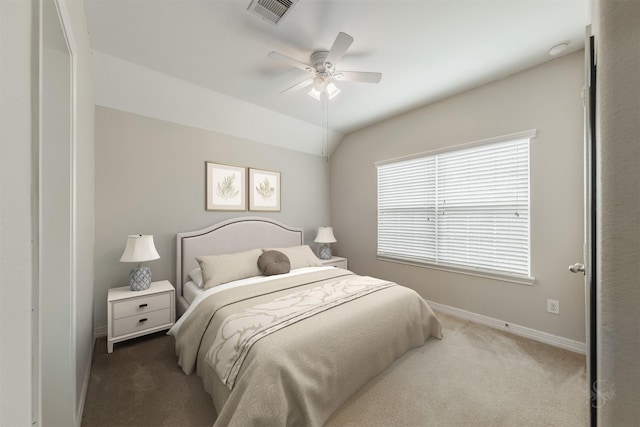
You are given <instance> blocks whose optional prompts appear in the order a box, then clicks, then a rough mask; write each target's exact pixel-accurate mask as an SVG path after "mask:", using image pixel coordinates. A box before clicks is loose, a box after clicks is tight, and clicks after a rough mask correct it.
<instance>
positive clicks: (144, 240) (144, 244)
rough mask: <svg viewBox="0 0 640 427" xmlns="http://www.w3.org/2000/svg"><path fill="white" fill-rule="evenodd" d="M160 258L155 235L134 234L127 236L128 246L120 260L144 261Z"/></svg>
mask: <svg viewBox="0 0 640 427" xmlns="http://www.w3.org/2000/svg"><path fill="white" fill-rule="evenodd" d="M159 258H160V255H159V254H158V251H156V247H155V245H154V244H153V235H148V236H143V235H142V234H134V235H131V236H129V237H127V246H126V247H125V248H124V253H123V254H122V256H121V257H120V262H144V261H151V260H154V259H159Z"/></svg>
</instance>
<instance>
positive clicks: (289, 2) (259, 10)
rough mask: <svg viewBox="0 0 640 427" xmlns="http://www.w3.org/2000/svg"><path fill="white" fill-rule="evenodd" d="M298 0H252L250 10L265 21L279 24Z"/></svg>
mask: <svg viewBox="0 0 640 427" xmlns="http://www.w3.org/2000/svg"><path fill="white" fill-rule="evenodd" d="M297 2H298V0H252V1H251V4H250V5H249V9H248V10H249V11H250V12H252V13H254V14H256V15H258V16H259V17H260V18H262V19H264V20H265V21H267V22H269V23H271V24H273V25H278V24H279V23H280V21H282V19H283V18H284V17H285V16H287V14H288V13H289V11H290V10H291V8H292V7H293V6H294V5H295V4H296V3H297Z"/></svg>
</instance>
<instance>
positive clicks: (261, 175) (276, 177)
mask: <svg viewBox="0 0 640 427" xmlns="http://www.w3.org/2000/svg"><path fill="white" fill-rule="evenodd" d="M249 210H250V211H263V212H267V211H273V212H280V172H272V171H266V170H261V169H252V168H249Z"/></svg>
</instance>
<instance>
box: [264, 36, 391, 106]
mask: <svg viewBox="0 0 640 427" xmlns="http://www.w3.org/2000/svg"><path fill="white" fill-rule="evenodd" d="M351 43H353V37H351V36H350V35H349V34H346V33H342V32H341V33H338V36H337V37H336V40H335V41H334V42H333V46H331V49H330V50H329V51H325V50H319V51H316V52H313V53H312V54H311V56H310V57H309V62H310V63H309V64H305V63H304V62H300V61H298V60H296V59H293V58H291V57H288V56H286V55H283V54H281V53H278V52H271V53H269V55H268V56H269V57H270V58H273V59H276V60H278V61H282V62H285V63H287V64H289V65H291V66H292V67H296V68H299V69H301V70H304V71H307V72H309V73H311V74H313V77H310V78H308V79H306V80H303V81H301V82H300V83H296V84H295V85H293V86H291V87H290V88H287V89H285V90H283V91H282V92H280V93H291V92H295V91H297V90H300V89H303V88H305V87H307V86H311V85H313V87H312V88H311V90H310V91H309V95H310V96H312V97H314V98H316V99H318V100H320V97H321V96H322V95H323V94H324V95H325V96H326V97H327V98H328V99H333V98H334V97H335V96H336V95H337V94H338V93H340V89H338V87H337V86H336V85H335V83H334V82H333V81H334V80H340V81H343V80H344V81H353V82H364V83H379V82H380V79H381V78H382V74H381V73H370V72H364V71H338V70H336V64H337V63H338V61H340V59H342V57H343V56H344V54H345V52H346V51H347V49H349V46H351Z"/></svg>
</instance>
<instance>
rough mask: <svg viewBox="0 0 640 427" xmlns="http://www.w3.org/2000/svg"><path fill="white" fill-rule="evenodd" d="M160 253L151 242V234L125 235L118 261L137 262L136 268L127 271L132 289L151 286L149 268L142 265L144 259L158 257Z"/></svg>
mask: <svg viewBox="0 0 640 427" xmlns="http://www.w3.org/2000/svg"><path fill="white" fill-rule="evenodd" d="M159 258H160V255H159V254H158V251H156V247H155V246H154V244H153V236H152V235H149V236H143V235H142V234H134V235H131V236H129V237H127V246H126V247H125V248H124V253H123V254H122V256H121V257H120V262H137V263H138V268H134V269H133V270H131V272H130V273H129V286H131V290H132V291H143V290H145V289H149V286H151V269H150V268H149V267H144V266H143V265H142V263H143V262H145V261H151V260H154V259H159Z"/></svg>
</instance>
